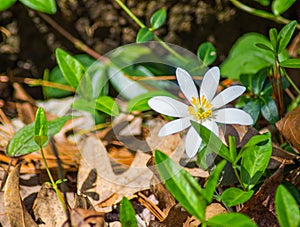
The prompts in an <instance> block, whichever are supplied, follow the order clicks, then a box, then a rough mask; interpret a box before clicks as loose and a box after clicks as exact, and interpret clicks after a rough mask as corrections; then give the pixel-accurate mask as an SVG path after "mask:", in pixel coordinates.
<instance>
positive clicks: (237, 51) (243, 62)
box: [220, 33, 274, 79]
mask: <svg viewBox="0 0 300 227" xmlns="http://www.w3.org/2000/svg"><path fill="white" fill-rule="evenodd" d="M257 43H262V44H264V45H266V46H267V47H269V48H271V49H272V44H271V43H270V41H269V40H268V39H266V37H265V36H263V35H261V34H257V33H247V34H245V35H243V36H241V37H240V38H239V39H238V40H237V41H236V43H235V44H234V45H233V47H232V48H231V50H230V53H229V56H228V58H227V59H226V61H224V62H223V63H222V64H221V66H220V69H221V74H222V75H223V76H226V77H228V78H230V79H239V77H240V75H242V74H255V73H256V72H258V71H259V70H260V69H262V68H265V67H268V66H271V65H273V62H274V56H273V53H271V52H270V51H267V50H263V49H260V48H258V47H257V46H256V44H257Z"/></svg>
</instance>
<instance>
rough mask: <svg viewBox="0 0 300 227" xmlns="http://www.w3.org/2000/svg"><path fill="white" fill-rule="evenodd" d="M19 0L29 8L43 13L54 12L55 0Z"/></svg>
mask: <svg viewBox="0 0 300 227" xmlns="http://www.w3.org/2000/svg"><path fill="white" fill-rule="evenodd" d="M20 2H21V3H23V4H24V5H26V6H27V7H29V8H31V9H34V10H37V11H40V12H43V13H49V14H54V13H56V2H55V0H20Z"/></svg>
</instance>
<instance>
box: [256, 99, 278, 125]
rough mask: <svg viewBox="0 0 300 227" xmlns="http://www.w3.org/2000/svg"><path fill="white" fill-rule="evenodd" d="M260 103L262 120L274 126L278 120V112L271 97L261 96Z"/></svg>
mask: <svg viewBox="0 0 300 227" xmlns="http://www.w3.org/2000/svg"><path fill="white" fill-rule="evenodd" d="M260 100H261V102H262V106H261V113H262V115H263V116H264V118H265V119H266V120H267V121H269V122H270V123H271V124H275V123H276V122H277V121H278V120H279V115H278V110H277V106H276V103H275V101H274V99H273V98H272V97H271V96H266V97H264V96H261V97H260Z"/></svg>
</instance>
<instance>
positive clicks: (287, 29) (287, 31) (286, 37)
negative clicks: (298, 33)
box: [278, 20, 297, 53]
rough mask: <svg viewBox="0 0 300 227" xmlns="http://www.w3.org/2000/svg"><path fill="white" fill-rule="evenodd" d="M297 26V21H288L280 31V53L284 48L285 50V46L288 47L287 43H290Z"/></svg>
mask: <svg viewBox="0 0 300 227" xmlns="http://www.w3.org/2000/svg"><path fill="white" fill-rule="evenodd" d="M296 26H297V21H295V20H294V21H291V22H290V23H288V24H287V25H285V26H284V27H283V28H282V29H281V30H280V32H279V34H278V42H279V44H278V53H281V52H282V51H283V50H285V48H286V47H287V45H288V44H289V42H290V40H291V38H292V36H293V33H294V31H295V29H296Z"/></svg>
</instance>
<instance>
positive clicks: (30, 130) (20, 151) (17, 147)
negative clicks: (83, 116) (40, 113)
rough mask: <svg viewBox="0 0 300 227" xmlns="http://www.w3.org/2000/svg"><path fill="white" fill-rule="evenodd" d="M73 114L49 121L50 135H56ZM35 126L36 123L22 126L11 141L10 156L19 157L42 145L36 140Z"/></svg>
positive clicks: (8, 149)
mask: <svg viewBox="0 0 300 227" xmlns="http://www.w3.org/2000/svg"><path fill="white" fill-rule="evenodd" d="M71 118H72V116H63V117H60V118H56V119H55V120H53V121H48V136H54V135H55V134H56V133H58V132H59V131H60V130H61V128H62V127H63V126H64V124H65V123H66V122H67V121H68V120H69V119H71ZM34 135H35V127H34V123H32V124H29V125H26V126H24V127H23V128H21V129H20V130H19V131H18V132H17V133H16V134H15V135H14V137H13V138H12V139H11V141H9V144H8V146H7V149H6V153H7V155H8V156H10V157H18V156H21V155H26V154H29V153H31V152H34V151H37V150H39V149H40V147H39V146H38V145H37V144H36V142H35V141H34Z"/></svg>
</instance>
